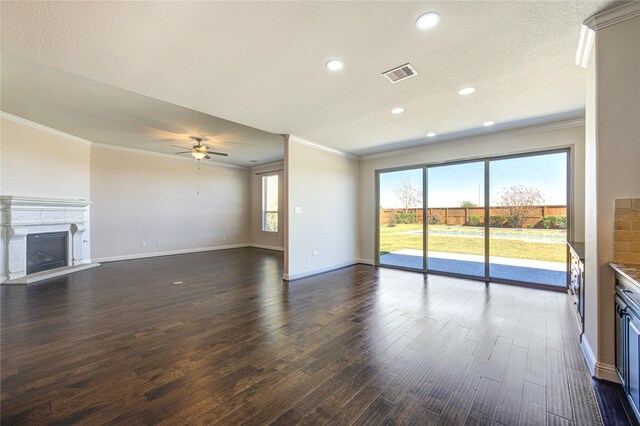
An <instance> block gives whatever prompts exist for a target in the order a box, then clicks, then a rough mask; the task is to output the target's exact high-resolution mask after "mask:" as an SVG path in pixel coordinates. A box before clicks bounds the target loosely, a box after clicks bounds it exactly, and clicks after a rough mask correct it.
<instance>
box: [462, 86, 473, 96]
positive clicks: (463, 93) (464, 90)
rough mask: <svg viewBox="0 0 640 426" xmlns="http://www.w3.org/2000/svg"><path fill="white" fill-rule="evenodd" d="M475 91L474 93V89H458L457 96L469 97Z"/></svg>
mask: <svg viewBox="0 0 640 426" xmlns="http://www.w3.org/2000/svg"><path fill="white" fill-rule="evenodd" d="M475 91H476V89H475V87H465V88H464V89H460V90H459V91H458V94H459V95H470V94H472V93H473V92H475Z"/></svg>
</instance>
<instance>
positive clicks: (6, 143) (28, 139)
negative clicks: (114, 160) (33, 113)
mask: <svg viewBox="0 0 640 426" xmlns="http://www.w3.org/2000/svg"><path fill="white" fill-rule="evenodd" d="M90 152H91V145H89V144H88V143H81V142H77V141H74V140H70V139H69V138H65V137H63V136H58V135H54V134H51V133H48V132H45V131H43V130H38V129H35V128H33V127H29V126H26V125H24V124H20V123H16V122H14V121H12V120H8V119H6V118H1V119H0V153H1V154H0V161H1V162H0V166H1V167H0V193H1V194H2V195H19V196H25V197H43V198H65V199H79V198H81V199H89V168H90V165H89V156H90Z"/></svg>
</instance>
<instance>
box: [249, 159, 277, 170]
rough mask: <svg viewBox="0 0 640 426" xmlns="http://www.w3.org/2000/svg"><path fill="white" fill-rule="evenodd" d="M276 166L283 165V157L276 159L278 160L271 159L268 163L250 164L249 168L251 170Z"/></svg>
mask: <svg viewBox="0 0 640 426" xmlns="http://www.w3.org/2000/svg"><path fill="white" fill-rule="evenodd" d="M276 166H284V159H282V160H278V161H271V162H270V163H265V164H260V165H257V166H252V167H251V168H250V170H251V171H252V172H253V171H255V170H259V169H264V168H269V167H276Z"/></svg>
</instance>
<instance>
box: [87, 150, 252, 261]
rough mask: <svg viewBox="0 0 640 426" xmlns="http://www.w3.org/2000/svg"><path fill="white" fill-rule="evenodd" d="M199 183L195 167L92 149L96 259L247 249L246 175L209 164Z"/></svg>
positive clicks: (202, 170) (141, 154)
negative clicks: (236, 246) (207, 249)
mask: <svg viewBox="0 0 640 426" xmlns="http://www.w3.org/2000/svg"><path fill="white" fill-rule="evenodd" d="M196 183H197V176H196V162H195V161H186V160H182V159H178V158H169V157H166V156H161V155H156V154H153V153H145V152H140V151H124V150H120V149H113V148H111V147H109V148H107V147H103V146H98V145H93V146H92V150H91V200H92V201H93V205H92V208H91V226H92V230H91V233H92V236H93V238H92V243H91V250H92V256H93V258H94V260H97V261H100V260H101V259H110V258H114V257H122V256H130V257H139V256H146V255H151V254H154V253H158V252H175V251H180V250H191V249H206V248H210V247H219V246H230V245H236V244H247V243H248V242H249V236H250V232H249V211H248V206H249V172H248V170H247V169H239V168H231V167H223V166H218V165H215V164H207V163H206V162H204V161H203V162H202V163H201V166H200V194H199V195H198V194H196ZM143 242H144V243H145V244H146V247H141V243H143ZM158 242H159V243H158Z"/></svg>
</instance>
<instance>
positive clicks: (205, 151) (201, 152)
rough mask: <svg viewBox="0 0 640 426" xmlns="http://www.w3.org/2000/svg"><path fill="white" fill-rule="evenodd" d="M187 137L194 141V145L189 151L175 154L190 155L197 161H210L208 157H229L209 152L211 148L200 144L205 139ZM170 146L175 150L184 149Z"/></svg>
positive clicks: (220, 153) (221, 153)
mask: <svg viewBox="0 0 640 426" xmlns="http://www.w3.org/2000/svg"><path fill="white" fill-rule="evenodd" d="M189 137H190V138H191V139H193V140H194V141H196V144H195V145H193V146H192V147H191V151H181V152H176V154H191V155H193V158H195V159H196V160H198V161H200V160H210V159H211V157H210V156H209V155H221V156H223V157H228V156H229V154H226V153H224V152H214V151H209V149H211V147H209V146H207V145H202V144H201V142H202V141H203V140H206V139H203V138H201V137H198V136H189ZM171 146H173V147H176V148H180V149H185V147H183V146H178V145H171Z"/></svg>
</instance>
